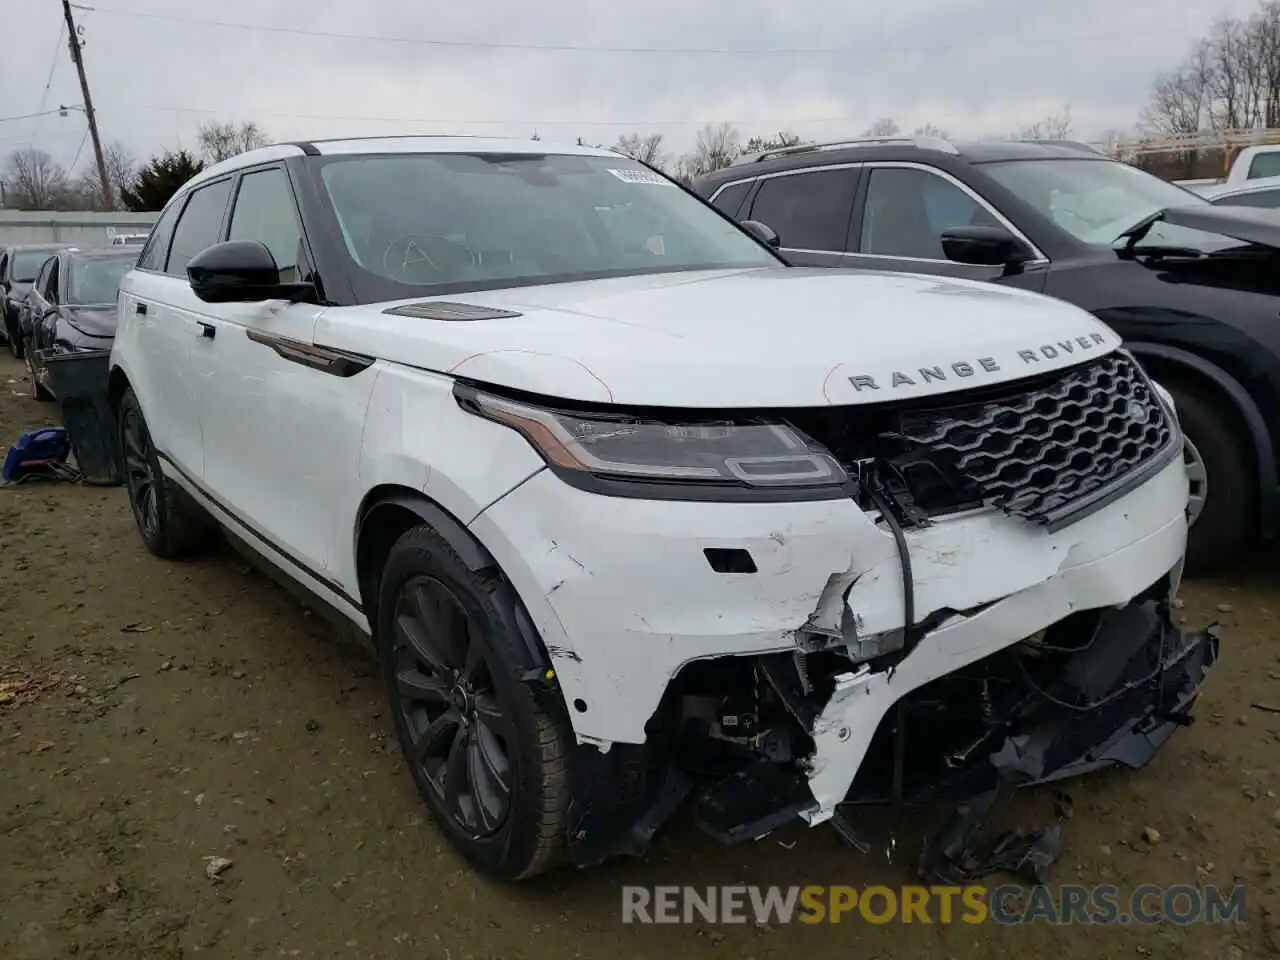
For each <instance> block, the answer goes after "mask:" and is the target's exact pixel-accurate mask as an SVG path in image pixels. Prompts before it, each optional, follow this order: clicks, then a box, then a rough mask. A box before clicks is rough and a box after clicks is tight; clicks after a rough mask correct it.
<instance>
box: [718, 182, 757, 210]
mask: <svg viewBox="0 0 1280 960" xmlns="http://www.w3.org/2000/svg"><path fill="white" fill-rule="evenodd" d="M751 183H752V181H750V180H748V181H747V182H746V183H735V184H733V186H730V187H725V188H724V189H723V190H721V191H720V192H719V193H718V194H716V198H715V199H714V200H712V201H711V204H712V206H714V207H715V208H716V209H717V210H719V211H720V212H721V213H723V214H724V215H725V216H727V217H736V216H737V215H738V208H739V207H740V206H742V201H743V200H745V199H747V194H748V193H749V192H750V190H751Z"/></svg>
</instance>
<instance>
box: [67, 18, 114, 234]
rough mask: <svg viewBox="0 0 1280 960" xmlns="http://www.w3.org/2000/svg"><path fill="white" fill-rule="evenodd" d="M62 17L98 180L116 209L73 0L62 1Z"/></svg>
mask: <svg viewBox="0 0 1280 960" xmlns="http://www.w3.org/2000/svg"><path fill="white" fill-rule="evenodd" d="M62 15H63V16H64V17H65V18H66V20H67V37H68V38H69V41H70V43H71V60H72V62H74V63H75V65H76V72H77V73H78V74H80V93H81V95H82V96H83V97H84V115H85V117H86V118H87V119H88V121H89V136H90V137H92V138H93V154H94V156H95V157H96V158H97V161H98V178H99V179H100V180H101V181H102V201H103V203H105V204H106V208H107V209H108V210H113V209H115V205H116V203H115V197H114V196H113V193H112V190H111V181H110V180H109V179H108V178H107V158H106V157H105V156H104V155H103V153H102V138H101V137H99V136H98V116H97V114H95V113H94V112H93V98H92V97H91V96H89V78H88V77H86V76H85V73H84V59H83V58H82V57H81V56H80V34H78V33H76V21H75V18H74V17H73V16H72V15H71V0H62Z"/></svg>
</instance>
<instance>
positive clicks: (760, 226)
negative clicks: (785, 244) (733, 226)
mask: <svg viewBox="0 0 1280 960" xmlns="http://www.w3.org/2000/svg"><path fill="white" fill-rule="evenodd" d="M742 229H743V230H745V231H747V233H749V234H751V235H752V236H753V237H755V238H756V239H757V240H759V241H760V242H761V243H763V244H767V245H768V246H770V247H773V249H775V250H777V249H778V248H779V247H780V246H782V239H781V238H780V237H779V236H778V235H777V234H776V233H775V232H774V230H773V227H771V226H769V225H768V224H767V223H761V222H760V221H759V220H743V221H742Z"/></svg>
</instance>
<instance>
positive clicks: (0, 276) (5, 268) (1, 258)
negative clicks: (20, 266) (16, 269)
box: [0, 253, 9, 282]
mask: <svg viewBox="0 0 1280 960" xmlns="http://www.w3.org/2000/svg"><path fill="white" fill-rule="evenodd" d="M8 278H9V255H8V254H7V253H6V254H3V255H0V282H3V281H5V280H7V279H8Z"/></svg>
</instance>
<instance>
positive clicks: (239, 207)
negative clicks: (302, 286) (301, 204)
mask: <svg viewBox="0 0 1280 960" xmlns="http://www.w3.org/2000/svg"><path fill="white" fill-rule="evenodd" d="M228 239H230V240H258V241H260V242H262V243H264V244H266V245H267V249H268V250H270V251H271V255H272V256H273V257H275V260H276V266H278V267H279V268H280V280H281V282H283V283H293V282H294V281H296V280H297V279H298V248H299V246H300V244H301V243H302V226H301V225H300V224H299V223H298V208H297V207H296V206H295V205H294V202H293V190H292V188H290V186H289V175H288V174H286V173H285V172H284V171H283V170H281V169H280V168H279V167H276V168H274V169H271V170H259V171H258V172H256V173H249V174H245V176H244V177H243V179H241V181H240V192H239V193H238V194H236V206H235V210H233V211H232V213H231V234H230V236H229V237H228Z"/></svg>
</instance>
